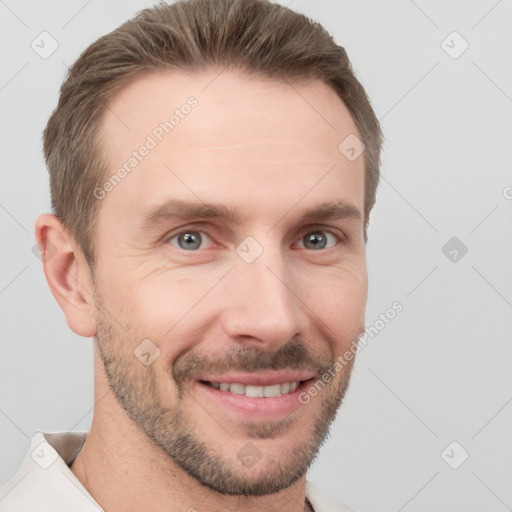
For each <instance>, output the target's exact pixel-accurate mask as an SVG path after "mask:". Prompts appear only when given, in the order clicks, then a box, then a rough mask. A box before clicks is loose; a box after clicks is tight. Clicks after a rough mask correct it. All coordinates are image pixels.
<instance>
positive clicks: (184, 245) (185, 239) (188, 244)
mask: <svg viewBox="0 0 512 512" xmlns="http://www.w3.org/2000/svg"><path fill="white" fill-rule="evenodd" d="M203 237H206V238H207V239H208V240H210V238H209V237H208V236H207V235H205V234H203V233H201V232H200V231H182V232H181V233H178V234H177V235H175V236H173V237H172V238H170V239H169V242H170V243H171V245H174V246H175V247H179V248H180V249H183V250H185V251H193V250H195V249H199V248H200V247H201V243H202V241H203ZM174 240H176V241H177V242H176V243H173V241H174Z"/></svg>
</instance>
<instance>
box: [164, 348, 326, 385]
mask: <svg viewBox="0 0 512 512" xmlns="http://www.w3.org/2000/svg"><path fill="white" fill-rule="evenodd" d="M309 345H310V346H311V344H309ZM333 364H334V359H333V358H332V357H326V356H324V355H322V354H319V353H317V352H314V351H313V350H312V349H311V348H310V347H308V344H307V343H305V342H304V341H302V340H290V341H289V342H287V343H286V344H285V345H283V346H281V347H280V348H279V349H278V350H276V351H275V352H262V351H261V350H259V349H258V348H256V347H249V346H245V345H243V344H234V345H232V346H231V347H230V348H229V350H228V351H227V352H226V353H225V354H212V353H210V354H196V353H192V352H190V353H186V354H183V355H182V356H180V357H178V358H177V359H176V360H175V362H174V365H173V366H172V369H171V371H172V376H173V378H174V380H175V382H176V384H177V385H178V386H181V385H182V384H184V383H185V382H186V381H187V380H194V379H195V377H196V376H198V375H200V374H202V373H206V372H211V373H220V374H222V373H228V372H230V371H231V372H233V371H239V372H247V373H254V372H258V371H263V370H287V369H292V370H310V371H312V372H314V373H315V375H316V376H318V377H320V376H321V375H322V374H324V373H325V372H326V371H328V370H329V368H330V367H332V365H333Z"/></svg>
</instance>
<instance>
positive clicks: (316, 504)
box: [306, 481, 356, 512]
mask: <svg viewBox="0 0 512 512" xmlns="http://www.w3.org/2000/svg"><path fill="white" fill-rule="evenodd" d="M306 496H307V498H308V500H309V501H310V503H311V505H312V506H313V509H314V511H315V512H356V511H355V510H354V509H352V508H349V507H347V506H346V505H342V504H341V503H338V502H337V501H335V500H333V499H332V498H331V497H330V496H329V495H328V494H327V493H326V492H325V491H324V490H323V489H321V488H320V487H318V486H317V485H315V484H313V483H312V482H310V481H306Z"/></svg>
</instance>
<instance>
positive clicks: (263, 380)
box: [197, 370, 315, 386]
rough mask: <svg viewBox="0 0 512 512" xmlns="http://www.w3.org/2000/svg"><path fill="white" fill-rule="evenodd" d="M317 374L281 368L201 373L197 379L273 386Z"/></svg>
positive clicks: (306, 378)
mask: <svg viewBox="0 0 512 512" xmlns="http://www.w3.org/2000/svg"><path fill="white" fill-rule="evenodd" d="M314 376H315V373H314V372H313V371H310V370H300V371H298V370H281V371H279V372H276V371H265V372H258V373H230V374H227V375H201V376H199V377H198V378H197V380H203V381H208V382H227V383H228V384H234V383H238V384H245V385H249V386H272V385H274V384H281V383H283V382H295V381H297V382H298V381H304V380H309V379H311V378H312V377H314Z"/></svg>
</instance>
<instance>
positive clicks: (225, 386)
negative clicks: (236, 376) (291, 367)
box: [199, 379, 312, 398]
mask: <svg viewBox="0 0 512 512" xmlns="http://www.w3.org/2000/svg"><path fill="white" fill-rule="evenodd" d="M310 380H312V379H308V380H298V381H289V382H281V383H277V384H272V385H269V386H254V385H249V384H242V383H239V382H211V381H205V380H201V381H199V382H200V383H201V384H204V385H207V386H209V387H212V388H215V389H218V390H220V391H225V392H227V393H231V394H235V395H245V396H247V397H250V398H273V397H278V396H281V395H288V394H290V393H293V392H294V391H295V390H296V389H297V388H299V387H301V386H302V385H303V384H304V383H305V382H309V381H310Z"/></svg>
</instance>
